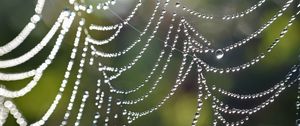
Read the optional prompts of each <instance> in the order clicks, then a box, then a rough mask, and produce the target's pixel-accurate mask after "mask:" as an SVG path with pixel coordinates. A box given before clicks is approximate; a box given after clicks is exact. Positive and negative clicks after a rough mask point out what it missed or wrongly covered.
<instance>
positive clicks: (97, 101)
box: [93, 79, 104, 125]
mask: <svg viewBox="0 0 300 126" xmlns="http://www.w3.org/2000/svg"><path fill="white" fill-rule="evenodd" d="M100 87H101V80H100V79H98V80H97V90H96V97H95V106H96V107H97V109H98V110H100V109H101V108H102V103H103V98H104V92H102V91H101V88H100ZM99 118H100V113H99V111H96V113H95V116H94V120H93V125H97V123H98V119H99Z"/></svg>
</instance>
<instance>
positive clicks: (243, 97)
mask: <svg viewBox="0 0 300 126" xmlns="http://www.w3.org/2000/svg"><path fill="white" fill-rule="evenodd" d="M298 68H299V65H295V66H293V67H292V69H291V71H289V72H288V74H287V75H286V76H285V79H284V80H283V81H281V82H279V83H277V84H275V85H274V86H272V87H271V88H269V89H267V90H265V91H261V92H258V93H254V94H247V95H244V94H237V93H232V92H229V91H226V90H224V89H222V88H218V89H217V87H216V86H215V85H213V86H212V88H211V90H215V91H217V92H219V93H221V94H223V95H226V96H228V97H232V98H236V99H241V100H246V99H256V98H261V97H264V96H266V95H269V94H271V93H273V92H274V91H276V90H277V89H278V88H280V87H282V83H284V82H287V81H289V80H290V79H291V77H292V76H293V75H294V73H296V72H297V69H298Z"/></svg>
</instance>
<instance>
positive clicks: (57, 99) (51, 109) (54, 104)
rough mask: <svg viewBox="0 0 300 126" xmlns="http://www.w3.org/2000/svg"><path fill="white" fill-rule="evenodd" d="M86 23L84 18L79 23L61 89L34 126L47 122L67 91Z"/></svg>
mask: <svg viewBox="0 0 300 126" xmlns="http://www.w3.org/2000/svg"><path fill="white" fill-rule="evenodd" d="M83 25H84V20H83V19H81V21H80V23H79V27H78V28H77V32H76V35H75V36H76V37H75V40H74V43H73V48H72V52H71V55H70V60H69V62H68V66H67V69H66V71H65V74H64V79H63V80H62V82H61V84H60V88H59V91H58V93H57V95H56V97H55V99H54V101H53V102H52V104H51V105H50V107H49V109H48V110H47V112H46V113H45V114H44V116H43V117H42V119H41V120H39V121H37V122H35V123H33V124H32V125H33V126H40V125H44V124H45V122H46V121H47V120H48V119H49V117H50V116H51V115H52V114H53V112H54V110H55V109H56V107H57V105H58V103H59V102H60V100H61V98H62V95H63V93H64V91H65V88H66V86H67V83H68V80H69V77H70V74H71V70H72V69H73V66H74V59H75V58H76V56H77V48H78V45H79V41H80V37H81V32H82V26H83Z"/></svg>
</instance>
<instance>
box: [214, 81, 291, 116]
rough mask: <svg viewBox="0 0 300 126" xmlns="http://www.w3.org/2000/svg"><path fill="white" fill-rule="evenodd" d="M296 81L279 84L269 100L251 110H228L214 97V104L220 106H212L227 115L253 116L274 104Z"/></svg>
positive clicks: (225, 105)
mask: <svg viewBox="0 0 300 126" xmlns="http://www.w3.org/2000/svg"><path fill="white" fill-rule="evenodd" d="M296 81H297V79H295V80H293V81H291V82H290V83H288V82H283V83H281V87H280V88H279V89H278V90H277V91H276V92H275V93H274V94H273V95H272V96H270V98H268V99H267V100H266V101H265V102H263V103H262V104H260V105H258V106H256V107H253V108H251V109H237V108H232V109H230V108H229V105H227V104H224V103H223V102H221V101H220V100H219V99H217V98H216V97H214V99H213V100H214V101H215V103H219V105H220V106H218V105H216V106H214V109H218V110H219V111H221V112H224V113H227V114H241V115H245V114H247V115H251V114H254V113H256V112H258V111H259V110H261V109H263V108H265V107H266V106H268V105H270V103H272V102H274V100H275V98H276V97H278V96H279V95H280V93H281V92H282V91H284V90H285V89H286V88H287V87H290V86H291V85H292V84H294V83H295V82H296Z"/></svg>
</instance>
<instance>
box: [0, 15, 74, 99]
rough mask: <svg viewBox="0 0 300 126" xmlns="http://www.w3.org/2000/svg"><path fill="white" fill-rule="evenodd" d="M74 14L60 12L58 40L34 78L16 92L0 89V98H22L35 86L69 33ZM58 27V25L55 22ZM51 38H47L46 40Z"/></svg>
mask: <svg viewBox="0 0 300 126" xmlns="http://www.w3.org/2000/svg"><path fill="white" fill-rule="evenodd" d="M67 15H70V17H68V18H66V17H65V16H67ZM74 16H75V14H70V13H69V12H62V16H61V19H60V20H63V24H62V29H61V31H60V34H59V35H58V38H57V40H56V42H55V45H54V47H53V48H52V50H51V52H50V54H49V55H48V57H47V59H46V60H45V61H44V62H43V63H42V64H41V65H40V66H39V67H38V68H37V70H36V73H35V76H34V77H33V79H32V80H31V81H30V82H29V83H28V84H27V85H26V86H25V87H23V88H22V89H20V90H17V91H10V90H7V89H4V88H0V96H3V97H7V98H16V97H20V96H24V95H25V94H27V93H28V92H30V91H31V90H32V88H34V87H35V86H36V85H37V82H38V81H39V79H40V78H41V77H42V75H43V72H44V70H45V69H47V67H48V66H49V65H50V64H51V63H52V60H53V59H54V58H55V56H56V54H57V52H58V50H59V48H60V45H61V43H62V41H63V39H64V36H65V34H66V33H67V32H68V31H69V28H70V26H71V24H72V22H73V19H74ZM57 23H58V25H59V24H60V23H59V22H57ZM48 37H51V36H47V37H46V38H48Z"/></svg>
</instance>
